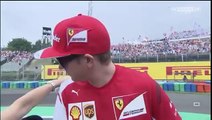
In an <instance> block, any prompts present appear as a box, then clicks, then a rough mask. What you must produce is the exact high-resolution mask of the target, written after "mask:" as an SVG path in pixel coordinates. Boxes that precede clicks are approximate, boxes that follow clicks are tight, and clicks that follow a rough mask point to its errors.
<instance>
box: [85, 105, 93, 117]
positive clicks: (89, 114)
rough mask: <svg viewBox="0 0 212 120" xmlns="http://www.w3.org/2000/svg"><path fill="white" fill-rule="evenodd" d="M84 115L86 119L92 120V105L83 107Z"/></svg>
mask: <svg viewBox="0 0 212 120" xmlns="http://www.w3.org/2000/svg"><path fill="white" fill-rule="evenodd" d="M84 114H85V116H86V117H88V118H92V117H93V116H94V106H93V105H89V104H88V105H85V106H84Z"/></svg>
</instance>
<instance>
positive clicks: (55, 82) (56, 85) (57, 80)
mask: <svg viewBox="0 0 212 120" xmlns="http://www.w3.org/2000/svg"><path fill="white" fill-rule="evenodd" d="M70 79H71V77H70V76H60V77H58V78H57V79H55V80H52V81H51V82H53V83H54V85H55V87H58V86H60V84H61V83H62V82H63V81H65V80H70Z"/></svg>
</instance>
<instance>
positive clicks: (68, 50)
mask: <svg viewBox="0 0 212 120" xmlns="http://www.w3.org/2000/svg"><path fill="white" fill-rule="evenodd" d="M109 50H110V37H109V34H108V31H107V29H106V28H105V26H104V25H103V24H102V23H101V22H100V21H99V20H97V19H96V18H93V17H90V16H86V15H82V14H79V15H78V16H75V17H72V18H68V19H65V20H62V21H61V22H59V23H58V24H57V25H56V27H55V29H54V32H53V45H52V46H51V47H48V48H45V49H42V50H39V51H37V52H35V53H34V57H35V58H37V59H41V58H58V57H63V56H68V55H71V54H92V55H95V54H101V53H104V52H107V51H109Z"/></svg>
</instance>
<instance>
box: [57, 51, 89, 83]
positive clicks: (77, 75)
mask: <svg viewBox="0 0 212 120" xmlns="http://www.w3.org/2000/svg"><path fill="white" fill-rule="evenodd" d="M57 60H58V62H59V63H60V66H62V67H63V68H64V69H65V70H66V72H67V74H68V75H70V76H71V78H72V80H73V81H81V80H85V78H86V74H87V72H88V70H87V69H86V68H87V67H86V66H85V64H83V55H70V56H66V57H60V58H57Z"/></svg>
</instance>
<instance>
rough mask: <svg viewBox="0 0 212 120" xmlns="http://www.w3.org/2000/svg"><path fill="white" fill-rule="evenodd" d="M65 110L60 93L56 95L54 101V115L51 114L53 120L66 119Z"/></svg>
mask: <svg viewBox="0 0 212 120" xmlns="http://www.w3.org/2000/svg"><path fill="white" fill-rule="evenodd" d="M66 119H67V117H66V111H65V107H64V105H63V103H62V100H61V98H60V95H59V94H58V95H57V99H56V103H55V108H54V115H53V120H66Z"/></svg>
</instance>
